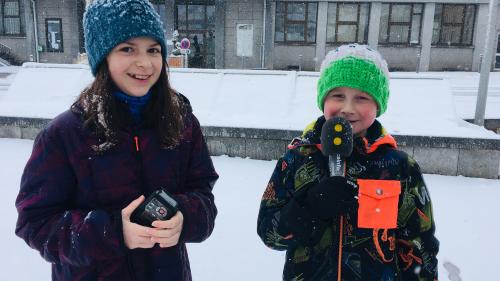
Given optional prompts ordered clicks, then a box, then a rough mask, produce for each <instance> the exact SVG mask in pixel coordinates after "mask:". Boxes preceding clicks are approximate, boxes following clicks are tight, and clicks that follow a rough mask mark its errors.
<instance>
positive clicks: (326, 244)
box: [257, 44, 439, 281]
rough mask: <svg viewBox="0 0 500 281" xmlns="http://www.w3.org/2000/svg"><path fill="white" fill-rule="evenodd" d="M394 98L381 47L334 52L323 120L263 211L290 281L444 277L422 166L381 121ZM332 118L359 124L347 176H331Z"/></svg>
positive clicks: (322, 101)
mask: <svg viewBox="0 0 500 281" xmlns="http://www.w3.org/2000/svg"><path fill="white" fill-rule="evenodd" d="M388 97H389V72H388V69H387V63H386V62H385V61H384V60H383V59H382V57H381V56H380V54H379V53H378V52H377V51H375V50H372V49H370V48H369V47H367V46H363V45H358V44H350V45H344V46H340V47H339V48H338V49H336V50H334V51H331V52H330V53H328V54H327V56H326V58H325V60H324V61H323V63H322V66H321V75H320V78H319V81H318V93H317V103H318V107H319V108H320V110H321V111H322V112H323V115H322V116H321V117H319V118H318V119H317V120H316V121H314V122H313V123H311V124H310V125H309V126H308V127H307V128H306V129H305V130H304V132H303V134H302V137H301V138H299V139H294V140H293V141H292V143H291V144H290V145H289V150H288V151H287V152H286V153H285V155H284V156H283V157H282V158H281V159H280V160H278V163H277V165H276V168H275V170H274V172H273V174H272V177H271V179H270V181H269V184H268V186H267V188H266V191H265V192H264V195H263V197H262V201H261V206H260V211H259V217H258V222H257V232H258V234H259V236H260V237H261V239H262V241H263V242H264V243H265V244H266V245H267V246H268V247H270V248H272V249H275V250H286V251H287V253H286V257H287V258H286V262H285V268H284V271H283V280H349V281H351V280H363V281H367V280H404V281H412V280H437V277H438V273H437V259H436V255H437V252H438V249H439V242H438V240H437V239H436V238H435V236H434V229H435V226H434V219H433V216H432V206H431V201H430V197H429V192H428V191H427V188H426V186H425V183H424V180H423V177H422V174H421V172H420V169H419V166H418V164H417V163H416V162H415V160H413V159H412V158H411V157H410V156H408V155H407V154H406V153H404V152H402V151H399V150H397V145H396V141H395V140H394V138H393V137H392V136H391V135H389V134H388V133H387V132H386V131H385V129H384V128H383V127H382V125H381V124H380V123H379V122H378V121H377V120H376V117H378V116H380V115H381V114H383V113H384V112H385V111H386V109H387V101H388ZM332 117H342V118H344V119H346V120H347V121H348V122H349V123H350V124H351V126H352V132H353V136H354V148H353V152H352V154H351V155H350V156H349V157H348V158H347V159H346V167H347V168H346V175H345V177H340V176H333V177H331V176H329V172H328V159H327V158H326V157H324V156H323V155H322V153H321V151H320V149H321V146H320V143H321V141H320V136H321V128H322V126H323V124H324V123H325V120H328V119H330V118H332ZM339 245H340V246H339Z"/></svg>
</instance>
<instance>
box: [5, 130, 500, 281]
mask: <svg viewBox="0 0 500 281" xmlns="http://www.w3.org/2000/svg"><path fill="white" fill-rule="evenodd" d="M32 145H33V143H32V141H29V140H17V139H0V155H2V157H1V158H0V178H1V179H2V182H4V188H3V189H2V190H3V193H2V195H3V196H1V197H0V211H1V213H2V214H3V219H4V223H2V224H1V226H0V248H1V249H2V250H3V252H4V254H3V255H1V258H0V265H1V268H2V270H1V271H0V272H1V273H0V276H1V277H0V279H1V280H16V281H24V280H41V281H43V280H50V264H49V263H47V262H45V261H44V260H43V259H42V258H41V257H40V256H39V254H38V253H37V252H36V251H34V250H32V249H30V248H29V247H28V246H27V245H26V244H25V243H24V241H22V240H21V239H19V238H18V237H16V236H15V235H14V228H15V222H16V218H17V213H16V210H15V208H14V201H15V198H16V196H17V193H18V191H19V182H20V177H21V173H22V170H23V168H24V165H25V162H26V161H27V159H28V157H29V154H30V153H31V147H32ZM212 159H213V160H214V165H215V168H216V170H217V172H218V173H219V175H220V179H219V181H218V182H217V184H216V185H215V188H214V194H215V201H216V204H217V207H218V210H219V215H218V216H217V219H216V223H215V230H214V232H213V234H212V236H211V237H210V238H209V239H208V240H206V241H205V242H203V243H201V244H188V251H189V256H190V262H191V268H192V273H193V279H194V280H197V281H212V280H221V281H225V280H241V281H250V280H280V278H281V272H282V269H283V264H284V259H285V258H284V252H277V251H273V250H271V249H268V248H266V247H265V246H264V244H263V243H262V242H261V241H260V239H259V238H258V236H257V232H256V220H257V213H258V208H259V203H260V197H261V195H262V193H263V191H264V189H265V187H266V184H267V181H268V180H269V177H270V175H271V173H272V170H273V169H274V165H275V164H276V161H260V160H250V159H241V158H229V157H227V156H220V157H213V158H212ZM424 177H425V180H426V183H427V185H428V187H429V191H430V196H431V198H432V201H433V207H434V215H435V220H436V225H437V231H436V235H437V237H438V239H439V240H440V242H441V250H440V253H439V255H438V259H439V270H440V278H439V279H440V280H459V279H450V278H449V273H448V271H447V270H446V269H445V267H446V268H448V269H449V270H450V271H453V270H454V268H455V267H458V269H459V270H460V278H461V279H462V280H482V281H493V280H498V270H499V266H500V255H498V253H499V252H500V243H497V242H496V240H495V239H498V238H495V237H500V223H499V220H498V218H497V216H496V214H499V213H500V204H498V198H500V180H488V179H478V178H466V177H461V176H458V177H450V176H439V175H424ZM450 276H451V275H450Z"/></svg>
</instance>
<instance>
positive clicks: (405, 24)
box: [378, 3, 425, 46]
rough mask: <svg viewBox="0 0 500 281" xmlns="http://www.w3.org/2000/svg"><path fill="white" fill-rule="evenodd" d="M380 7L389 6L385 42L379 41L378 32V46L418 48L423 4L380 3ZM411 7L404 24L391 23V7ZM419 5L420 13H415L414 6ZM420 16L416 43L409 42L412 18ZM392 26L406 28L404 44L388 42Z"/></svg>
mask: <svg viewBox="0 0 500 281" xmlns="http://www.w3.org/2000/svg"><path fill="white" fill-rule="evenodd" d="M382 5H389V16H388V19H387V34H386V35H387V37H386V38H387V39H386V42H383V41H381V40H380V31H379V40H378V44H379V45H383V46H420V45H421V44H422V42H421V41H422V22H423V17H424V10H425V3H382ZM408 5H410V6H411V11H410V18H409V20H408V21H406V22H391V19H392V9H393V6H408ZM416 5H420V6H421V9H420V12H418V13H417V12H415V6H416ZM416 15H418V16H420V26H419V27H418V29H419V30H418V43H412V42H411V33H412V30H413V17H414V16H416ZM392 26H408V39H407V40H406V42H390V35H391V27H392Z"/></svg>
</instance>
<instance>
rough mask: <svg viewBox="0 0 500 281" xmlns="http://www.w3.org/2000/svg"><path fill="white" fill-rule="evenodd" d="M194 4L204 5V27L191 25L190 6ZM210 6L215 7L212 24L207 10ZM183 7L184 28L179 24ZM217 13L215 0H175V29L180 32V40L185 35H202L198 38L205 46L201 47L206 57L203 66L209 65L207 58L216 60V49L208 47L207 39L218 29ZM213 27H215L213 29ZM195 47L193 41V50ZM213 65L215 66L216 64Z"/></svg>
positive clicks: (187, 36)
mask: <svg viewBox="0 0 500 281" xmlns="http://www.w3.org/2000/svg"><path fill="white" fill-rule="evenodd" d="M194 5H197V6H203V26H204V28H200V29H197V28H193V27H190V24H189V22H190V20H192V18H190V17H189V6H194ZM209 7H211V8H213V9H214V10H213V12H214V21H213V24H212V25H211V24H210V23H211V22H210V21H209V16H208V12H207V10H208V9H209ZM181 8H182V9H183V11H184V13H183V15H184V17H183V21H184V24H185V25H184V26H183V28H181V26H180V25H179V19H180V16H179V10H180V9H181ZM216 15H217V12H216V6H215V0H175V1H174V29H175V30H177V31H178V32H179V40H181V39H182V38H183V37H186V38H191V36H192V35H193V36H194V35H196V36H198V35H201V36H200V38H199V39H198V40H199V41H201V42H202V43H200V45H202V46H203V47H201V48H200V55H201V56H202V57H203V58H204V60H203V61H202V67H203V68H206V67H207V64H208V60H207V59H208V58H209V57H211V58H213V60H214V61H215V49H214V50H213V52H209V50H208V48H207V47H208V46H207V42H208V41H207V40H208V39H210V37H209V34H210V33H212V35H215V31H216V26H215V25H216V21H217V20H216ZM211 27H213V29H211ZM213 38H215V37H213ZM213 38H212V39H213ZM190 41H191V40H190ZM193 48H195V46H194V44H192V43H191V50H193ZM192 54H193V52H192ZM208 67H210V68H211V67H212V66H211V65H210V66H208ZM213 67H215V65H214V66H213Z"/></svg>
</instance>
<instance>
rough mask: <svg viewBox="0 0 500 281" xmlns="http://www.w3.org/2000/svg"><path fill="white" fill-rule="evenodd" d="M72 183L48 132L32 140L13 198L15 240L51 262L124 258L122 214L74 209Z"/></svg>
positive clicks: (58, 143) (54, 136) (55, 139)
mask: <svg viewBox="0 0 500 281" xmlns="http://www.w3.org/2000/svg"><path fill="white" fill-rule="evenodd" d="M76 185H77V182H76V178H75V175H74V173H73V170H72V167H71V164H70V163H69V161H68V157H67V152H66V150H65V147H64V145H63V144H62V139H61V137H60V136H58V134H57V133H56V132H55V130H54V129H51V128H50V127H49V128H48V129H45V130H43V131H42V132H41V133H40V134H39V135H38V136H37V138H36V139H35V142H34V147H33V151H32V154H31V157H30V158H29V160H28V162H27V164H26V167H25V169H24V172H23V175H22V178H21V187H20V191H19V194H18V196H17V199H16V208H17V211H18V219H17V224H16V231H15V232H16V235H18V236H19V237H21V238H23V239H24V240H25V241H26V243H27V244H28V245H29V246H30V247H32V248H34V249H36V250H38V251H39V252H40V254H41V255H42V257H43V258H44V259H45V260H47V261H49V262H51V263H61V262H64V263H69V264H71V265H74V266H85V265H89V264H91V263H94V262H96V261H99V260H106V259H111V258H114V257H117V256H120V255H123V254H124V253H125V248H124V245H123V233H122V225H121V215H120V214H111V213H108V212H105V211H103V210H82V209H77V208H75V207H74V198H73V195H74V191H75V189H76Z"/></svg>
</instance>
